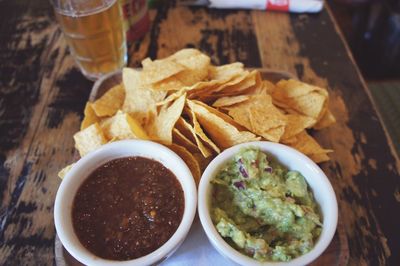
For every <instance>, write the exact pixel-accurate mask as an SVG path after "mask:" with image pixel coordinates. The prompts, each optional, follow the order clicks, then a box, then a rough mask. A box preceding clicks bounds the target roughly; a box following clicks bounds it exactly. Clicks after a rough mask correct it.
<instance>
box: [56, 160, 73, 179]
mask: <svg viewBox="0 0 400 266" xmlns="http://www.w3.org/2000/svg"><path fill="white" fill-rule="evenodd" d="M74 164H75V163H71V164H70V165H67V166H65V167H64V168H63V169H61V170H60V172H58V174H57V175H58V177H59V178H61V179H64V177H65V175H66V174H67V173H68V172H69V170H71V168H72V167H73V166H74Z"/></svg>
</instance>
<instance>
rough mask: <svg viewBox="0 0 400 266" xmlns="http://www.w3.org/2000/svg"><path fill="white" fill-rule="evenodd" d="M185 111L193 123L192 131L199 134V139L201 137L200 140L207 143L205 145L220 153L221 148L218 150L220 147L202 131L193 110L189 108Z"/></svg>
mask: <svg viewBox="0 0 400 266" xmlns="http://www.w3.org/2000/svg"><path fill="white" fill-rule="evenodd" d="M187 113H188V114H189V116H190V119H191V121H192V124H193V129H194V132H195V133H196V135H197V136H199V137H200V139H201V140H202V141H204V142H205V143H207V145H208V146H209V147H211V148H212V149H213V150H214V151H215V152H217V153H220V152H221V150H220V149H219V148H218V147H217V145H215V143H214V142H213V141H212V140H211V139H209V138H208V137H207V135H206V134H205V133H204V131H203V129H202V128H201V126H200V124H199V122H198V121H197V118H196V114H195V113H194V112H193V110H191V109H189V111H188V112H187Z"/></svg>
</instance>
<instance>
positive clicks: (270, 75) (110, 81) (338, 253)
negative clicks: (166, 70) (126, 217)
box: [54, 68, 349, 266]
mask: <svg viewBox="0 0 400 266" xmlns="http://www.w3.org/2000/svg"><path fill="white" fill-rule="evenodd" d="M258 70H259V71H260V73H261V75H262V77H263V79H266V80H269V81H271V82H277V81H279V80H281V79H289V78H297V77H296V76H295V75H293V74H291V73H288V72H284V71H279V70H271V69H263V68H261V69H258ZM121 82H122V76H121V72H115V73H112V74H109V75H107V76H105V77H103V78H102V79H99V80H98V81H96V82H95V84H94V85H93V88H92V91H91V93H90V96H89V101H94V100H96V99H98V98H99V97H101V96H102V95H103V94H104V93H105V92H106V91H107V90H108V89H110V88H112V87H113V86H114V85H117V84H119V83H121ZM75 157H76V159H78V158H79V156H78V154H77V153H76V154H75ZM328 178H329V176H328ZM200 226H201V225H200V222H199V218H198V216H197V215H196V217H195V221H194V222H193V225H192V229H191V231H190V232H189V235H188V237H187V239H186V240H185V242H184V243H183V244H182V246H181V247H180V248H179V249H178V251H177V252H176V253H179V252H180V250H186V249H185V245H190V244H191V243H190V242H194V241H196V239H197V238H190V234H194V232H196V233H197V234H199V232H198V231H199V228H194V227H200ZM201 230H202V229H200V231H201ZM200 234H202V235H205V233H204V232H200ZM199 243H201V241H199ZM347 243H348V242H347V236H346V233H345V230H344V225H343V222H342V221H341V220H340V216H339V221H338V225H337V229H336V233H335V235H334V237H333V239H332V242H331V243H330V245H329V246H328V248H327V249H326V250H325V252H324V253H323V254H322V255H321V256H320V257H319V258H318V259H316V260H315V261H314V262H312V263H311V265H315V266H326V265H329V266H331V265H340V266H342V265H347V264H348V261H349V248H348V244H347ZM203 244H204V245H210V246H211V244H210V243H209V242H207V241H205V242H203ZM54 252H55V262H56V265H57V266H78V265H83V264H82V263H80V262H79V261H77V260H76V259H75V258H74V257H72V255H71V254H69V253H68V251H67V250H66V249H65V248H64V247H63V245H62V243H61V241H60V239H59V238H58V236H57V235H56V237H55V246H54ZM181 253H182V252H181ZM203 253H204V249H203ZM203 257H204V256H203ZM220 259H222V258H220ZM171 260H174V254H173V255H172V256H171V258H169V259H168V261H171ZM168 261H167V262H168ZM212 262H214V263H215V261H210V264H209V265H211V264H212ZM204 263H205V262H204V258H203V260H200V259H199V263H198V265H199V266H200V265H204ZM226 263H227V264H228V263H232V262H231V261H226ZM163 264H164V263H163ZM172 264H173V265H182V266H184V265H185V264H181V263H172ZM213 265H214V264H213ZM224 265H225V264H224ZM229 265H231V264H229ZM232 265H233V264H232ZM193 266H197V265H196V264H195V265H193Z"/></svg>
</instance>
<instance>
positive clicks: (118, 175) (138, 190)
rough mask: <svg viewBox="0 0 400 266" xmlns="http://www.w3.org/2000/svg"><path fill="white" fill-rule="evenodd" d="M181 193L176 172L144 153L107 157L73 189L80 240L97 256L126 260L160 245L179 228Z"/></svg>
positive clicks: (75, 223)
mask: <svg viewBox="0 0 400 266" xmlns="http://www.w3.org/2000/svg"><path fill="white" fill-rule="evenodd" d="M184 204H185V203H184V196H183V191H182V187H181V185H180V183H179V182H178V180H177V178H176V177H175V175H174V174H173V173H172V172H171V171H170V170H169V169H167V168H166V167H165V166H163V165H162V164H161V163H160V162H157V161H154V160H151V159H147V158H143V157H125V158H119V159H115V160H112V161H109V162H107V163H105V164H103V165H101V166H100V167H98V168H97V169H96V170H94V171H93V172H92V173H91V174H90V175H89V177H88V178H87V179H86V180H85V181H84V182H83V184H82V185H81V187H80V188H79V189H78V192H77V194H76V195H75V199H74V202H73V207H72V222H73V227H74V230H75V233H76V234H77V236H78V238H79V240H80V242H81V243H82V244H83V246H85V247H86V248H87V249H88V250H89V251H90V252H92V253H93V254H95V255H96V256H98V257H101V258H104V259H110V260H119V261H122V260H130V259H135V258H138V257H142V256H144V255H147V254H149V253H151V252H152V251H154V250H156V249H157V248H159V247H160V246H162V245H163V244H164V243H165V242H167V240H168V239H169V238H171V236H172V235H173V234H174V233H175V231H176V229H177V228H178V226H179V224H180V222H181V220H182V216H183V211H184Z"/></svg>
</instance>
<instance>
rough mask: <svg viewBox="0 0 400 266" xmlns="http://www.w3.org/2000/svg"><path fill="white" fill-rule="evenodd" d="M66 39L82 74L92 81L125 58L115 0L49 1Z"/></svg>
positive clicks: (112, 70)
mask: <svg viewBox="0 0 400 266" xmlns="http://www.w3.org/2000/svg"><path fill="white" fill-rule="evenodd" d="M51 2H52V4H53V6H54V10H55V13H56V17H57V20H58V22H59V23H60V25H61V28H62V31H63V33H64V36H65V39H66V41H67V43H68V46H69V48H70V50H71V53H72V55H73V57H74V59H75V62H76V63H77V65H78V66H79V68H80V70H81V71H82V73H83V74H84V75H85V76H86V77H87V78H89V79H91V80H96V79H98V78H99V77H101V76H102V75H104V74H107V73H110V72H114V71H116V70H118V69H121V68H122V67H123V66H124V65H125V64H126V61H127V47H126V41H125V31H124V28H123V18H122V11H121V7H120V4H119V1H118V0H51Z"/></svg>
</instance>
